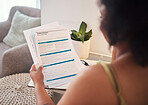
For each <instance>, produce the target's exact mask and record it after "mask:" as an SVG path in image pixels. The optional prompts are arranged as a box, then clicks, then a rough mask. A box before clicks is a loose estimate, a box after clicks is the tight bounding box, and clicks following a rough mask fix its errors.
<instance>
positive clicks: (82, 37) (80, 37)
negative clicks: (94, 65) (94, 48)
mask: <svg viewBox="0 0 148 105" xmlns="http://www.w3.org/2000/svg"><path fill="white" fill-rule="evenodd" d="M78 38H79V39H80V40H81V41H82V43H84V35H82V36H79V37H78Z"/></svg>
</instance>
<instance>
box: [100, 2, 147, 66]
mask: <svg viewBox="0 0 148 105" xmlns="http://www.w3.org/2000/svg"><path fill="white" fill-rule="evenodd" d="M100 6H101V9H102V7H103V9H102V10H101V12H102V11H103V14H102V15H103V16H102V18H103V19H102V21H101V30H102V32H103V33H104V34H105V35H106V36H107V38H108V39H109V44H110V45H116V44H117V43H120V42H124V41H126V42H128V45H129V47H130V49H131V52H132V54H133V56H134V58H135V60H136V61H137V62H138V63H139V64H140V65H142V66H148V55H147V54H148V39H147V36H148V5H147V3H146V0H101V1H100Z"/></svg>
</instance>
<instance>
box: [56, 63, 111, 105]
mask: <svg viewBox="0 0 148 105" xmlns="http://www.w3.org/2000/svg"><path fill="white" fill-rule="evenodd" d="M108 82H109V81H108V78H107V76H106V73H105V72H104V70H103V68H102V66H101V65H100V64H97V65H94V66H89V67H87V68H85V70H84V71H83V72H81V73H80V74H79V75H78V76H77V77H76V78H75V80H74V81H73V82H72V83H71V84H70V86H69V88H68V89H67V91H66V93H65V94H64V96H63V97H62V99H61V100H60V102H59V104H58V105H98V104H102V103H103V104H104V100H105V98H108V96H107V94H108V91H110V90H112V88H111V89H110V87H111V86H110V84H108ZM102 100H103V101H102Z"/></svg>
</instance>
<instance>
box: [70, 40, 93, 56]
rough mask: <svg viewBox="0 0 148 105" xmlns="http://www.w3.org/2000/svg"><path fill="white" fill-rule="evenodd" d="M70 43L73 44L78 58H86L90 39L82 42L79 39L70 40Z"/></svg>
mask: <svg viewBox="0 0 148 105" xmlns="http://www.w3.org/2000/svg"><path fill="white" fill-rule="evenodd" d="M72 44H73V46H74V49H75V51H76V53H77V55H78V57H79V58H80V59H87V58H88V56H89V49H90V40H88V41H84V43H82V42H81V41H75V40H72Z"/></svg>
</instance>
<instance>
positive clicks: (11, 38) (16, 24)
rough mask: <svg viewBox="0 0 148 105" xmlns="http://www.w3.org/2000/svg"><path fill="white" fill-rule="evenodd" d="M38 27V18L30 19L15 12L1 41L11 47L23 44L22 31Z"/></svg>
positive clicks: (39, 20)
mask: <svg viewBox="0 0 148 105" xmlns="http://www.w3.org/2000/svg"><path fill="white" fill-rule="evenodd" d="M40 25H41V19H40V18H38V17H30V16H27V15H25V14H23V13H21V12H19V11H16V12H15V14H14V17H13V19H12V23H11V27H10V30H9V32H8V34H7V35H6V37H5V38H4V39H3V42H5V44H7V45H9V46H11V47H14V46H17V45H20V44H23V43H25V42H26V40H25V37H24V34H23V31H24V30H27V29H30V28H33V27H36V26H40Z"/></svg>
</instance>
